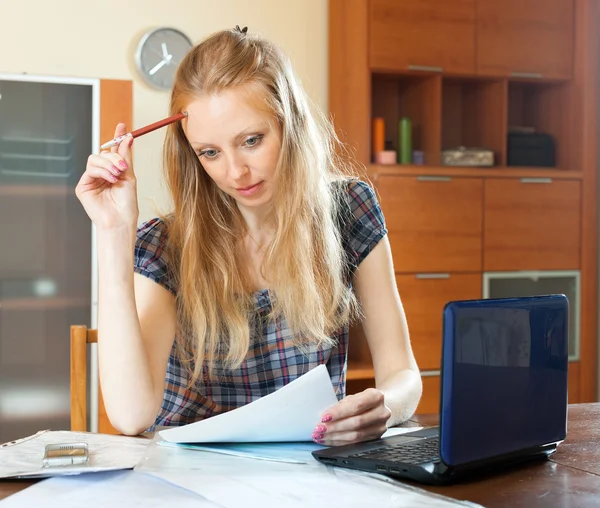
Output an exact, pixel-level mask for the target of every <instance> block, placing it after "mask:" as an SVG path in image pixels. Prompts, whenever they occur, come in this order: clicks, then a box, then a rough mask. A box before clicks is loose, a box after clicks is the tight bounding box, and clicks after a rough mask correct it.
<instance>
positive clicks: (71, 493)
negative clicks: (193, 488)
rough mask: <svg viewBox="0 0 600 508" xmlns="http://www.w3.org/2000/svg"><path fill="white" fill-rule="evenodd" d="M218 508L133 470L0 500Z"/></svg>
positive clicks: (0, 504)
mask: <svg viewBox="0 0 600 508" xmlns="http://www.w3.org/2000/svg"><path fill="white" fill-rule="evenodd" d="M24 506H43V507H44V508H81V507H82V506H84V507H85V508H106V507H107V506H109V507H111V508H121V507H123V508H136V507H139V508H164V507H165V506H177V508H205V507H206V508H219V506H218V505H217V504H215V503H211V502H210V501H207V500H205V499H204V498H203V497H202V496H200V495H198V494H196V493H194V492H190V491H188V490H185V489H182V488H181V487H178V486H177V485H174V484H171V483H167V482H166V481H164V480H161V479H160V478H157V477H155V476H151V475H147V474H144V473H139V472H136V471H110V472H102V473H97V474H86V475H79V476H68V477H64V476H63V477H60V478H50V479H47V480H44V481H41V482H38V483H36V484H34V485H32V486H30V487H27V488H26V489H24V490H22V491H20V492H17V493H16V494H13V495H12V496H9V497H7V498H6V499H4V500H2V501H0V508H23V507H24Z"/></svg>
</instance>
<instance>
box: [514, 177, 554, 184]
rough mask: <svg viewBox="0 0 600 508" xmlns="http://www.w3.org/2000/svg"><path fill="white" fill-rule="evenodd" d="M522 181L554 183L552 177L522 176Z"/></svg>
mask: <svg viewBox="0 0 600 508" xmlns="http://www.w3.org/2000/svg"><path fill="white" fill-rule="evenodd" d="M521 183H552V178H521Z"/></svg>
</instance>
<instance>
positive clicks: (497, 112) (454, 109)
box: [442, 77, 508, 166]
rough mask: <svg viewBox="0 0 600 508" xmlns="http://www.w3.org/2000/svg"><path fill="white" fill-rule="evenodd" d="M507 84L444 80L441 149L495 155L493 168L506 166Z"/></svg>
mask: <svg viewBox="0 0 600 508" xmlns="http://www.w3.org/2000/svg"><path fill="white" fill-rule="evenodd" d="M507 86H508V84H507V81H506V80H494V79H465V78H449V77H445V78H444V79H443V85H442V150H448V149H455V148H458V147H460V146H464V147H476V148H486V149H489V150H492V151H493V152H494V165H498V166H502V165H504V164H505V163H506V150H505V147H506V131H507V127H506V107H507V105H506V100H507Z"/></svg>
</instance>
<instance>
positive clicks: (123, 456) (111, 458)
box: [0, 430, 150, 479]
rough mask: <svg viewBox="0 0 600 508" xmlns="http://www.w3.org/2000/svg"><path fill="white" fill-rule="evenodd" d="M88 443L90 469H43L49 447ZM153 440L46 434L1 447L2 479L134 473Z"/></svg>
mask: <svg viewBox="0 0 600 508" xmlns="http://www.w3.org/2000/svg"><path fill="white" fill-rule="evenodd" d="M76 442H85V443H87V444H88V449H89V457H90V458H89V462H88V464H86V465H76V466H54V467H43V465H42V459H43V457H44V451H45V448H46V445H47V444H66V443H76ZM149 443H150V439H146V438H141V437H127V436H115V435H111V434H95V433H90V432H70V431H63V430H56V431H51V430H44V431H40V432H38V433H37V434H34V435H33V436H28V437H25V438H23V439H18V440H16V441H11V442H8V443H4V444H3V445H0V479H1V478H40V477H50V476H66V475H76V474H81V473H96V472H99V471H113V470H117V469H132V468H133V466H135V465H136V463H137V462H138V461H139V460H140V459H141V458H142V456H143V454H144V451H145V450H146V447H147V446H148V444H149Z"/></svg>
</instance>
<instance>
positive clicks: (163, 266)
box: [133, 219, 177, 295]
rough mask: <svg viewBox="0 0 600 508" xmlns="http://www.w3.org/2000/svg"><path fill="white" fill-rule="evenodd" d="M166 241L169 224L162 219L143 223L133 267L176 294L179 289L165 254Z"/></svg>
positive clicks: (138, 232)
mask: <svg viewBox="0 0 600 508" xmlns="http://www.w3.org/2000/svg"><path fill="white" fill-rule="evenodd" d="M166 241H167V226H166V224H165V223H164V221H163V220H162V219H152V220H149V221H147V222H144V223H143V224H141V225H140V227H139V228H138V230H137V239H136V242H135V257H134V266H133V269H134V271H135V273H139V274H141V275H144V276H145V277H148V278H149V279H150V280H153V281H154V282H156V283H157V284H160V285H161V286H163V287H164V288H166V289H168V290H169V291H170V292H171V293H173V294H174V295H176V294H177V289H176V288H175V285H174V283H173V278H172V276H171V274H170V273H169V266H168V263H167V260H166V255H165V244H166Z"/></svg>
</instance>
